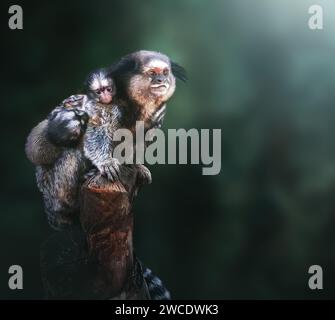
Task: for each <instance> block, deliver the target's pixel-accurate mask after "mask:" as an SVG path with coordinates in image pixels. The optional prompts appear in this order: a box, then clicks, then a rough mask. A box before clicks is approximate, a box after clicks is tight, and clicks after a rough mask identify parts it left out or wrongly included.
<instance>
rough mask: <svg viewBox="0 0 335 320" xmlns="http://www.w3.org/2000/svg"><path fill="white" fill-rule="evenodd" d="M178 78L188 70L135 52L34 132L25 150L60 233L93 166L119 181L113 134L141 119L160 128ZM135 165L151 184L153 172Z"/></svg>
mask: <svg viewBox="0 0 335 320" xmlns="http://www.w3.org/2000/svg"><path fill="white" fill-rule="evenodd" d="M175 77H178V78H180V79H182V80H185V79H186V76H185V72H184V69H183V68H182V67H180V66H178V65H177V64H175V63H174V62H172V61H171V60H170V59H169V58H168V57H167V56H165V55H163V54H161V53H157V52H152V51H138V52H135V53H132V54H130V55H128V56H125V57H124V58H122V59H121V60H120V61H119V62H117V63H116V64H114V65H113V66H112V67H111V69H110V70H109V72H108V73H107V71H106V70H100V71H98V72H94V73H92V75H91V76H90V77H89V78H88V82H87V84H88V88H89V90H88V96H72V97H70V98H69V99H67V100H65V101H64V103H63V104H62V105H61V106H59V107H57V108H56V109H55V110H54V111H53V112H52V113H51V115H50V116H49V118H48V120H44V121H43V122H42V123H40V124H39V125H38V126H37V127H35V128H34V129H33V131H32V132H31V134H30V135H29V137H28V141H27V146H26V152H27V155H28V158H29V159H30V160H31V161H32V162H33V163H34V164H36V165H37V173H36V176H37V182H38V186H39V189H40V190H41V192H42V193H43V197H44V202H45V208H46V212H47V215H48V219H49V223H50V224H51V226H53V227H54V228H56V229H60V228H62V227H65V226H67V225H70V224H72V222H73V219H74V216H75V213H76V212H77V210H78V192H79V188H80V185H81V183H82V177H83V175H84V174H85V173H87V172H88V171H89V170H90V169H91V168H92V165H93V166H94V167H96V168H97V169H98V170H99V172H100V173H101V174H103V175H105V176H107V177H108V178H109V179H111V180H113V179H118V178H119V174H120V168H121V167H122V166H120V164H119V162H118V161H117V160H116V159H114V158H113V149H114V147H115V142H114V141H113V140H112V136H113V135H112V134H113V132H115V130H116V129H118V128H127V129H129V130H131V131H133V132H134V130H135V125H136V121H143V122H144V128H145V130H148V129H151V128H155V127H160V126H161V124H162V121H163V118H164V115H165V106H166V102H167V101H168V100H169V99H170V97H171V96H172V95H173V93H174V91H175V82H176V80H175ZM113 80H114V84H113ZM115 87H116V92H115ZM109 96H110V98H111V100H112V102H111V101H109V99H108V97H109ZM81 100H82V101H81ZM104 102H105V103H104ZM106 102H107V103H106ZM41 144H42V145H41ZM50 150H51V151H52V153H53V155H54V157H53V156H51V155H50V154H48V153H49V152H50ZM136 167H137V169H138V171H139V173H140V176H142V177H143V179H144V180H147V181H148V182H150V180H151V175H150V171H149V170H148V169H147V168H145V167H144V166H142V165H136Z"/></svg>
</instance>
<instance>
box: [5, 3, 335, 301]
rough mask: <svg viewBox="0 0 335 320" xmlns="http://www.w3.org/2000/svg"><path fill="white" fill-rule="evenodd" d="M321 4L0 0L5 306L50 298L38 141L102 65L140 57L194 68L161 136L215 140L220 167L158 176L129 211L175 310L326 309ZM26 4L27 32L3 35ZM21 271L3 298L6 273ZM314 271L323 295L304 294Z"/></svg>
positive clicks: (329, 160) (332, 62) (334, 154)
mask: <svg viewBox="0 0 335 320" xmlns="http://www.w3.org/2000/svg"><path fill="white" fill-rule="evenodd" d="M314 2H316V1H304V0H300V1H292V0H290V1H289V0H271V1H270V0H268V1H265V0H262V1H261V0H258V1H257V0H252V1H251V0H245V1H241V0H239V1H236V0H229V1H228V0H227V1H223V0H221V1H204V0H173V1H172V0H169V1H157V0H156V1H135V0H133V1H130V0H127V1H99V0H95V1H69V0H68V1H39V2H36V1H24V2H23V1H13V2H6V1H4V2H3V1H2V2H1V18H2V19H1V21H2V24H1V35H2V36H1V38H2V39H1V43H2V49H1V51H2V56H3V57H2V58H1V61H2V67H1V73H0V79H1V88H2V89H1V92H2V99H1V118H0V119H1V129H2V133H1V162H2V164H1V202H0V206H1V207H0V215H1V216H0V217H1V218H0V297H1V298H41V297H43V293H42V288H41V283H40V275H39V245H40V243H41V242H42V241H43V240H44V239H45V238H46V237H47V236H48V235H49V234H50V229H49V228H48V226H47V224H46V219H45V216H44V213H43V208H42V200H41V195H40V194H39V192H38V190H37V187H36V185H35V180H34V168H33V166H32V165H31V164H30V163H29V162H28V160H27V159H26V157H25V154H24V143H25V139H26V137H27V135H28V133H29V131H30V129H31V128H32V127H33V126H34V125H35V124H37V122H38V121H40V120H41V119H43V118H44V117H45V116H46V115H47V114H48V113H49V111H50V110H51V109H52V108H53V107H54V106H55V105H56V104H57V103H58V102H60V101H61V100H62V99H64V98H65V97H67V96H69V95H71V94H73V93H75V92H76V91H77V89H78V88H80V86H81V83H82V82H83V80H84V78H85V76H86V74H87V73H88V72H89V71H90V70H92V69H93V68H96V67H100V66H106V65H109V64H110V63H112V62H113V61H114V60H116V59H118V58H120V57H121V56H122V55H124V54H127V53H129V52H132V51H135V50H138V49H149V50H159V51H162V52H164V53H166V54H168V55H169V56H171V57H172V58H173V59H174V60H176V61H178V62H179V63H181V64H182V65H184V66H185V67H186V69H187V70H188V73H189V82H188V83H187V84H186V85H184V84H181V83H179V84H178V88H177V92H176V94H175V96H174V97H173V99H172V100H171V102H170V103H169V106H168V112H167V116H166V120H165V123H164V128H165V130H166V129H167V128H186V129H188V128H193V127H194V128H221V129H222V148H223V150H222V171H221V173H220V174H219V175H217V176H202V174H201V166H200V165H199V166H198V165H187V166H185V165H156V166H151V167H150V169H151V170H152V173H153V184H152V185H150V186H148V187H146V188H144V190H143V191H142V193H141V194H140V196H139V197H138V199H137V202H136V207H135V216H136V221H135V247H136V251H137V254H138V255H139V257H140V258H141V259H142V260H143V261H144V263H145V264H147V265H148V266H150V267H151V268H152V269H153V270H154V271H156V273H158V274H159V275H160V277H161V278H162V279H163V280H164V281H165V283H166V285H167V286H168V287H169V289H170V290H171V292H172V295H173V297H174V298H257V299H258V298H332V297H334V294H335V269H334V268H335V260H334V258H335V232H334V226H335V147H334V142H333V141H334V137H335V103H334V101H335V4H334V2H333V1H331V0H328V1H321V0H320V1H317V3H319V4H322V5H323V8H324V30H323V31H311V30H309V28H308V25H307V21H308V17H309V15H308V7H309V5H311V4H314ZM10 4H21V5H22V7H23V11H24V30H18V31H10V30H9V29H8V18H9V15H8V6H9V5H10ZM12 264H19V265H21V266H22V267H23V269H24V290H22V291H10V290H9V289H8V286H7V281H8V268H9V266H10V265H12ZM313 264H319V265H321V266H322V267H323V271H324V290H322V291H311V290H310V289H309V288H308V285H307V283H308V278H309V275H308V268H309V266H310V265H313Z"/></svg>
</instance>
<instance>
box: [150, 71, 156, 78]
mask: <svg viewBox="0 0 335 320" xmlns="http://www.w3.org/2000/svg"><path fill="white" fill-rule="evenodd" d="M148 74H149V76H151V77H153V76H154V75H156V72H155V71H154V70H150V71H149V72H148Z"/></svg>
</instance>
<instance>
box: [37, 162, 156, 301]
mask: <svg viewBox="0 0 335 320" xmlns="http://www.w3.org/2000/svg"><path fill="white" fill-rule="evenodd" d="M138 188H139V187H138V184H137V171H136V169H130V168H129V169H127V170H126V172H124V174H123V176H122V183H121V182H109V181H108V180H107V179H105V178H104V177H102V176H100V175H97V176H94V177H92V178H89V179H88V180H87V181H85V183H84V184H83V186H82V188H81V194H80V224H81V227H80V228H79V229H80V231H79V234H81V236H77V235H76V233H78V231H77V230H76V231H67V233H65V238H66V240H65V242H64V241H63V240H61V241H59V239H58V240H57V239H54V240H53V241H51V244H50V243H49V244H48V243H47V244H46V245H45V246H44V247H43V249H42V253H43V254H42V278H43V282H44V286H45V287H46V289H47V292H48V296H49V298H68V297H70V298H97V299H150V296H149V293H148V289H147V286H146V283H145V281H144V278H143V274H142V268H141V264H140V263H139V261H137V259H136V258H135V255H134V252H133V212H132V202H133V199H134V196H135V195H136V193H137V191H138ZM82 235H84V236H82ZM58 238H59V237H58ZM61 238H62V239H63V238H64V235H63V236H61ZM82 238H84V240H83V241H82ZM55 243H56V247H57V248H58V250H55V252H54V253H55V254H56V256H57V255H58V259H56V258H55V257H53V256H52V253H50V252H49V251H50V247H51V249H52V246H55ZM52 244H53V245H52ZM65 246H67V247H68V248H67V249H65ZM73 246H74V247H73ZM69 247H70V248H69ZM71 248H72V249H71ZM75 248H76V249H75ZM69 250H70V251H69ZM71 250H72V251H71ZM71 252H72V253H71ZM78 252H80V253H78ZM83 252H84V253H83ZM59 258H60V259H59ZM69 259H70V260H71V261H72V262H71V261H70V263H69ZM74 260H75V261H74ZM69 265H70V266H71V267H70V269H69ZM69 270H70V271H69ZM68 271H69V272H68ZM64 272H65V273H66V272H68V277H67V278H66V276H65V275H64ZM65 279H67V280H65Z"/></svg>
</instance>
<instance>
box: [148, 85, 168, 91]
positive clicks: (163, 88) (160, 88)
mask: <svg viewBox="0 0 335 320" xmlns="http://www.w3.org/2000/svg"><path fill="white" fill-rule="evenodd" d="M150 88H151V91H153V92H155V93H165V92H166V91H167V90H168V89H169V85H168V84H166V83H163V84H152V85H151V86H150Z"/></svg>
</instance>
